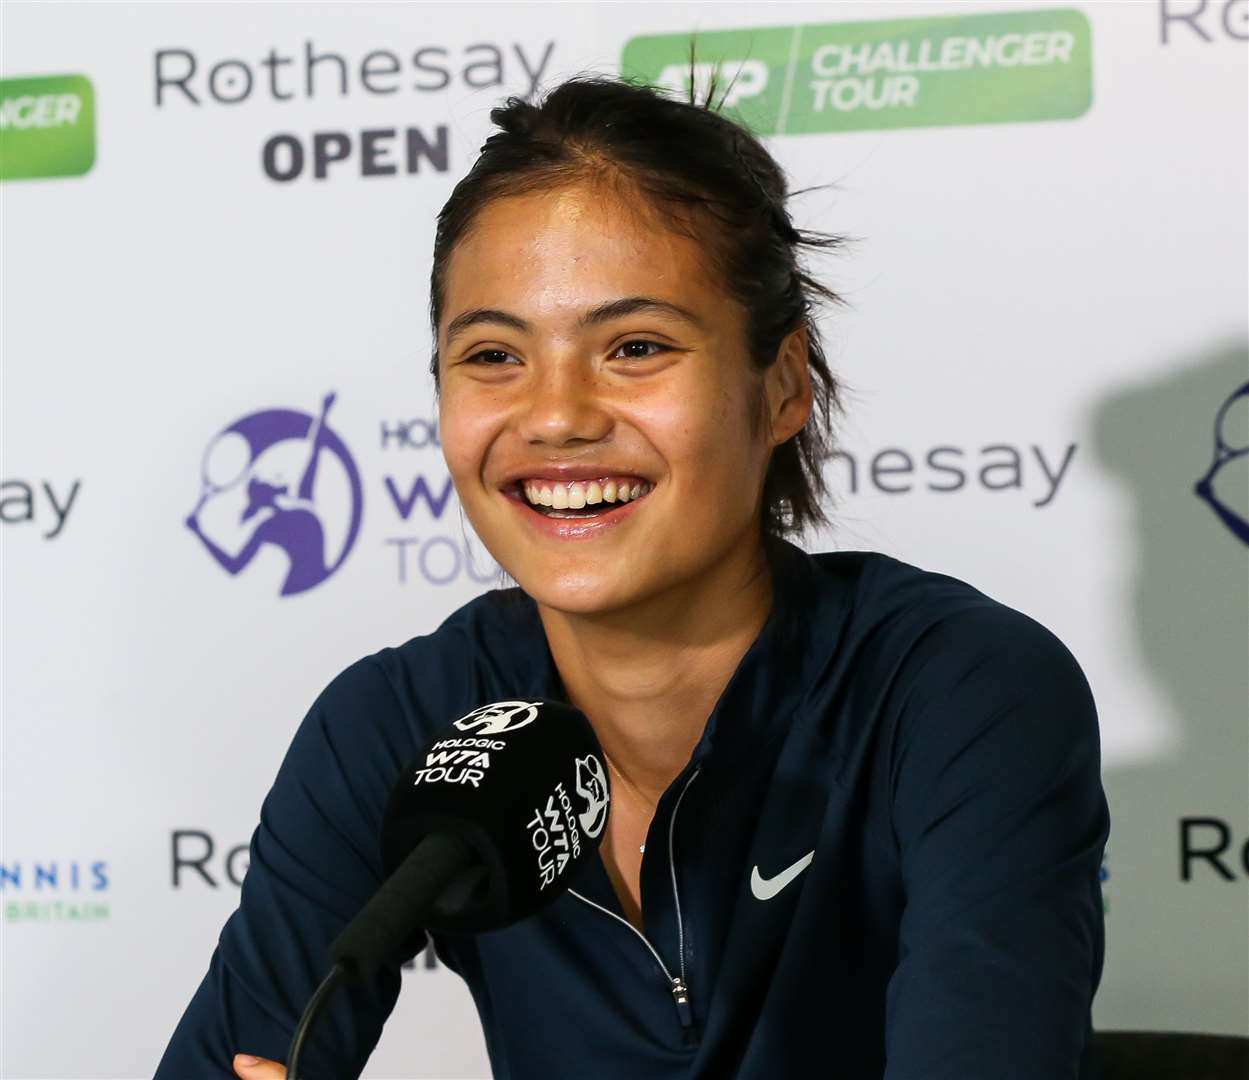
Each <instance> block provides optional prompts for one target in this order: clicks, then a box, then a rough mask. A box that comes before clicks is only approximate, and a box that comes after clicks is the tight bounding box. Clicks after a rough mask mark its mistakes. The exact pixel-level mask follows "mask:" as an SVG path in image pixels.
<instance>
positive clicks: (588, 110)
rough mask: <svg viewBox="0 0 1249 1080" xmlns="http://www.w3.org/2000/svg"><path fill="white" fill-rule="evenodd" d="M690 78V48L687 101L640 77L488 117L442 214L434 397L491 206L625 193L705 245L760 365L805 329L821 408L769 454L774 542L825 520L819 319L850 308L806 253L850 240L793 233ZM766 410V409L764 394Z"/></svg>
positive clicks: (574, 82)
mask: <svg viewBox="0 0 1249 1080" xmlns="http://www.w3.org/2000/svg"><path fill="white" fill-rule="evenodd" d="M694 70H695V69H694V57H693V47H692V43H691V55H690V76H691V77H690V80H689V84H690V91H689V100H688V101H682V100H679V99H678V98H675V97H672V96H669V94H668V92H667V91H666V90H663V89H660V88H657V87H654V86H651V85H648V84H646V83H643V82H641V81H638V80H635V79H631V78H627V77H619V78H617V77H612V76H605V75H597V74H595V75H577V76H574V77H572V78H569V79H567V80H566V81H564V82H562V83H560V84H559V85H558V86H556V87H554V88H553V89H551V90H550V91H549V92H547V93H546V94H545V95H544V96H543V97H542V98H541V99H540V100H539V101H538V102H537V103H536V104H533V103H530V102H528V101H525V100H524V99H522V98H519V97H516V96H512V97H509V98H508V99H507V100H506V102H505V103H504V105H502V106H500V107H498V108H495V109H492V110H491V112H490V119H491V120H492V121H493V122H494V123H495V124H496V125H497V126H498V127H500V128H501V129H502V130H501V131H499V132H496V133H495V134H493V135H491V136H490V137H489V138H487V139H486V141H485V143H484V144H483V146H482V148H481V153H480V155H479V156H478V158H477V161H476V162H475V163H474V165H473V167H472V169H471V170H470V171H469V172H468V174H467V175H466V176H465V177H464V178H463V179H462V180H461V181H460V182H459V183H458V184H457V185H456V186H455V190H454V191H452V193H451V197H450V198H449V199H448V200H447V203H446V205H445V206H444V207H443V208H442V211H441V212H440V213H439V215H438V226H437V233H436V236H435V240H434V257H433V272H432V274H431V277H430V290H429V316H430V324H431V326H432V328H433V334H434V350H433V355H432V357H431V360H430V371H431V373H432V374H433V377H434V386H435V389H436V390H437V387H438V363H439V356H438V323H439V319H440V316H441V313H442V308H443V302H444V299H445V294H446V269H447V262H448V258H449V256H450V254H451V251H452V249H453V248H454V247H455V244H456V242H457V241H458V240H459V239H461V238H462V237H463V235H464V234H465V232H466V231H467V230H468V229H469V228H471V226H472V224H473V221H474V219H475V217H476V216H477V214H478V213H480V211H481V210H482V208H483V207H484V206H485V205H486V204H488V203H489V202H490V201H491V200H492V199H495V198H500V197H503V196H508V195H520V194H525V193H527V192H532V191H536V190H543V189H554V188H558V187H561V186H566V185H570V184H573V183H576V182H579V181H584V180H587V179H592V180H599V181H605V182H609V183H615V184H617V185H618V186H619V187H622V188H629V189H630V190H631V191H632V192H634V193H637V194H640V195H641V196H643V197H644V198H645V199H646V200H647V202H648V203H649V204H650V205H651V206H652V207H653V208H654V209H655V210H656V211H657V212H658V213H660V214H661V215H662V216H663V219H664V221H665V222H666V223H667V224H669V225H670V227H671V228H672V229H673V230H674V231H677V232H680V233H682V234H683V235H686V236H691V237H692V238H694V239H697V240H699V241H700V242H701V243H702V244H703V245H704V246H705V247H706V248H707V250H708V252H709V254H710V256H711V259H712V269H713V270H714V271H715V272H716V273H717V274H718V277H719V279H720V280H721V281H722V282H723V285H724V288H725V290H726V292H727V293H728V294H729V295H730V296H731V297H733V299H735V300H736V301H737V302H738V303H739V304H740V305H741V307H742V309H743V310H744V311H745V312H746V325H747V338H748V342H747V345H748V351H749V355H750V357H751V362H752V364H753V366H754V368H755V370H756V371H758V372H762V371H764V370H766V369H767V368H768V367H770V366H771V365H772V364H773V363H775V362H776V359H777V354H778V350H779V348H780V344H781V342H782V340H783V339H784V338H785V336H786V335H787V334H789V333H790V332H792V331H794V330H796V329H798V328H799V327H801V326H804V325H805V327H806V329H807V349H808V367H809V371H810V375H811V384H812V390H813V392H814V402H813V407H812V412H811V416H810V418H809V419H808V421H807V423H806V425H805V426H804V428H803V429H802V430H801V431H800V432H799V433H798V434H797V435H795V436H794V437H793V438H791V439H789V440H787V441H786V442H784V443H782V444H781V445H780V446H778V447H776V449H775V450H774V451H773V453H772V458H771V461H770V462H769V464H768V469H767V473H766V475H765V478H764V484H763V497H762V503H763V505H762V515H761V527H762V530H763V532H764V533H765V534H771V535H774V536H783V535H785V534H787V533H801V532H803V531H804V530H806V529H807V528H809V527H812V526H817V525H828V524H830V522H829V519H828V516H827V514H826V513H825V511H824V508H823V506H822V505H821V503H822V501H823V500H824V498H825V496H826V495H827V487H826V484H825V481H824V476H823V472H822V468H821V466H822V463H823V461H824V460H825V459H826V458H827V457H828V456H829V454H830V453H831V452H832V444H833V432H832V420H833V416H834V414H835V413H840V412H841V410H842V402H841V384H840V382H839V381H838V380H837V379H835V378H834V376H833V374H832V372H831V371H830V370H829V366H828V362H827V360H826V359H825V356H824V349H823V344H822V342H821V339H820V335H819V332H818V329H817V327H816V325H815V321H814V318H813V311H814V308H815V306H816V304H817V302H818V301H819V300H821V299H822V300H825V301H828V302H830V303H832V304H844V303H845V301H844V300H843V299H842V297H840V296H839V295H837V294H836V293H835V292H833V291H832V290H831V289H829V288H827V287H825V286H824V285H822V284H821V283H820V282H818V281H816V280H815V279H814V278H813V277H811V276H810V275H809V274H808V273H807V272H806V271H805V270H804V269H803V267H802V266H801V265H800V264H799V261H798V249H799V248H801V247H806V248H824V249H833V250H836V249H839V248H841V247H842V246H843V245H845V244H846V243H848V242H849V240H850V238H848V237H845V236H840V235H829V234H824V233H814V232H808V231H806V230H799V229H796V228H794V226H793V223H792V222H791V220H790V216H789V213H788V211H787V210H786V207H785V202H786V199H787V198H788V197H789V194H790V193H789V190H788V184H787V182H786V179H785V174H784V172H783V170H782V169H781V167H780V166H779V165H778V164H777V162H776V161H775V159H773V157H772V155H771V154H770V153H769V152H768V151H767V149H766V148H765V147H764V145H763V144H762V143H761V142H760V141H759V139H758V138H757V137H756V136H755V135H754V134H752V133H751V132H750V131H749V130H747V129H746V128H744V127H743V126H741V125H740V124H738V123H736V122H734V121H733V120H731V119H729V118H728V117H726V116H724V115H723V114H722V113H720V112H719V111H718V107H713V106H712V100H713V97H714V94H715V90H716V86H715V78H714V77H713V78H712V79H711V80H710V85H709V87H708V89H707V93H706V97H705V99H704V100H703V101H702V102H701V103H698V102H697V101H696V100H695V90H694V85H695V82H694V78H693V73H694ZM730 89H731V87H730ZM727 93H728V90H727V89H726V91H725V94H726V95H727ZM723 101H724V97H723V96H722V97H721V101H720V105H721V106H722V105H723ZM807 190H812V189H807ZM759 404H760V406H761V410H760V411H761V412H762V406H763V404H764V401H763V396H762V393H761V394H760V399H759Z"/></svg>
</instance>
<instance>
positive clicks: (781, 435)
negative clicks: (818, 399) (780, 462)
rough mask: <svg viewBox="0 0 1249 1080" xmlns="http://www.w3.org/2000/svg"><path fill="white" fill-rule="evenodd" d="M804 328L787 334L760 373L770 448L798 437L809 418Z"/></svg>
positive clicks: (809, 407) (809, 391) (807, 358)
mask: <svg viewBox="0 0 1249 1080" xmlns="http://www.w3.org/2000/svg"><path fill="white" fill-rule="evenodd" d="M807 345H808V337H807V328H806V325H805V324H804V325H802V326H800V327H798V329H797V330H792V331H790V332H789V333H788V334H787V335H786V336H785V338H784V340H782V341H781V344H780V348H779V349H778V350H777V357H776V363H774V364H773V365H772V366H771V367H770V368H768V370H767V371H766V372H764V389H765V393H766V395H767V403H768V425H769V431H770V432H771V441H772V445H773V446H780V444H781V443H783V442H787V441H788V440H789V439H792V438H793V437H794V436H795V435H797V434H798V432H800V431H801V430H802V428H803V425H805V424H806V422H807V417H809V416H810V415H811V407H812V391H811V366H810V362H809V356H808V352H807Z"/></svg>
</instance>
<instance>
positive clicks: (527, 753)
mask: <svg viewBox="0 0 1249 1080" xmlns="http://www.w3.org/2000/svg"><path fill="white" fill-rule="evenodd" d="M610 801H611V788H610V784H609V781H608V774H607V767H606V758H605V757H604V756H603V751H602V748H601V747H600V746H599V742H598V739H597V737H596V736H595V734H594V729H593V728H592V727H591V726H590V722H589V720H587V719H586V717H585V714H584V713H582V712H581V711H580V710H578V709H575V708H573V707H572V706H571V705H569V704H567V703H566V702H561V701H542V700H527V701H498V702H493V703H491V704H489V705H483V706H481V707H480V708H478V709H474V710H473V711H472V712H470V713H468V714H467V715H466V716H462V717H461V718H460V719H459V720H456V721H455V723H454V724H452V725H451V726H450V727H448V728H447V729H446V730H445V731H444V732H443V733H442V734H441V735H440V736H438V737H437V738H435V739H434V740H433V741H432V742H431V743H430V745H429V746H428V747H426V749H425V751H424V753H423V754H422V755H421V757H420V758H419V759H418V760H417V761H415V762H413V763H412V764H411V765H410V766H409V767H408V768H406V769H404V771H403V773H402V776H401V780H400V782H399V784H398V785H397V786H396V788H395V791H394V793H393V795H392V796H391V800H390V803H389V805H388V807H387V811H386V816H385V820H384V823H383V827H382V859H383V863H384V866H385V870H386V873H387V874H388V875H389V874H391V873H393V872H394V871H395V870H396V869H397V868H398V866H399V865H400V864H401V863H402V862H403V861H404V859H405V858H406V857H407V856H408V854H409V853H410V852H411V851H412V850H413V849H414V848H415V847H416V845H417V844H418V843H419V842H420V841H421V840H422V839H423V838H424V837H426V836H428V835H430V834H432V833H443V834H449V835H452V836H456V837H458V838H459V839H461V840H463V841H464V842H465V843H466V844H467V845H468V846H469V847H470V848H471V849H472V850H473V851H474V852H475V854H476V855H477V857H478V859H479V860H480V868H481V869H480V872H479V874H478V878H479V884H477V887H475V888H472V889H471V891H470V892H469V893H468V895H467V896H466V895H464V892H465V890H464V889H461V890H459V895H457V896H455V898H454V902H450V903H449V902H447V898H446V897H444V898H443V902H441V903H439V904H436V905H435V906H434V908H433V909H432V911H431V912H429V913H428V915H427V917H426V919H425V929H427V930H434V931H451V932H473V933H475V932H479V931H483V930H494V929H498V928H500V927H503V926H508V925H510V924H511V923H513V922H517V921H518V920H520V919H523V918H525V917H527V916H529V915H532V914H534V913H535V912H536V911H538V910H540V909H541V908H542V907H544V906H545V905H546V904H548V903H550V902H551V901H552V900H554V899H555V898H556V897H557V896H558V895H559V894H560V893H561V892H563V891H564V889H566V888H567V887H568V882H569V879H570V878H571V876H572V874H573V872H574V871H575V870H576V868H577V867H578V866H579V865H581V864H582V863H583V862H584V861H585V860H586V859H589V858H592V857H593V856H594V854H595V852H596V851H597V850H598V845H599V842H600V840H601V838H602V835H603V830H604V828H605V827H606V824H607V812H608V807H609V804H610Z"/></svg>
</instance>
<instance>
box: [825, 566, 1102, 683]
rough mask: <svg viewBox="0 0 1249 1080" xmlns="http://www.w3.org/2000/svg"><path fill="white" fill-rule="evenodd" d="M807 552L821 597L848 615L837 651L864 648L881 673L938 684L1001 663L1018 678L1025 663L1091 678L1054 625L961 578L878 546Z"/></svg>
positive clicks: (859, 653) (863, 656) (865, 663)
mask: <svg viewBox="0 0 1249 1080" xmlns="http://www.w3.org/2000/svg"><path fill="white" fill-rule="evenodd" d="M808 560H809V571H810V574H811V575H812V577H813V578H814V588H813V589H812V592H813V594H814V595H815V596H816V597H817V599H816V600H815V601H814V602H815V603H816V604H820V603H821V602H822V603H823V604H824V605H825V606H826V607H827V608H828V609H829V610H830V611H831V610H832V609H833V608H836V609H838V610H839V611H840V613H841V619H842V623H841V627H840V633H839V634H838V638H837V648H838V651H839V652H841V653H843V654H849V655H854V656H856V658H857V659H858V661H859V663H860V670H862V671H864V672H865V673H867V672H870V673H871V674H870V677H871V678H872V679H874V680H877V681H879V680H881V679H882V678H884V677H886V676H888V678H889V681H891V682H895V681H898V680H902V681H905V682H914V681H919V682H923V683H925V684H927V685H929V686H932V685H933V684H934V683H936V682H945V681H947V680H957V679H959V678H960V677H962V676H963V675H964V674H965V673H966V672H968V671H970V670H973V669H975V668H977V667H978V666H981V665H984V664H993V665H994V666H995V667H996V669H997V670H998V671H1000V672H1003V673H1012V672H1013V673H1014V674H1015V675H1016V676H1018V675H1020V674H1022V673H1023V672H1024V671H1025V670H1026V671H1028V672H1031V673H1032V675H1033V677H1034V678H1039V677H1042V673H1048V675H1049V676H1053V675H1055V674H1061V675H1062V676H1064V677H1065V678H1066V680H1067V681H1068V682H1071V681H1073V680H1074V681H1075V682H1077V683H1083V682H1084V681H1085V680H1084V674H1083V672H1082V670H1081V669H1080V666H1079V664H1078V662H1077V661H1076V659H1075V657H1074V656H1073V655H1072V653H1071V651H1070V650H1069V649H1068V647H1067V645H1066V644H1065V643H1064V642H1063V641H1062V640H1061V639H1060V638H1059V636H1058V635H1057V634H1056V633H1055V632H1054V631H1053V630H1051V629H1050V628H1049V627H1047V626H1046V625H1044V624H1043V623H1042V622H1040V621H1039V620H1038V619H1036V618H1035V617H1033V616H1031V615H1029V614H1027V613H1026V612H1024V611H1023V610H1021V609H1020V608H1018V607H1015V606H1013V605H1012V604H1011V603H1008V602H1007V601H1006V600H1005V599H1002V598H998V597H994V596H991V595H989V594H988V593H986V592H985V591H984V590H982V589H981V588H979V587H977V586H976V585H975V584H973V583H972V582H969V581H967V580H964V579H963V578H961V577H958V576H956V575H954V574H950V573H944V572H941V571H938V570H934V569H928V568H925V567H922V566H919V565H916V564H914V563H910V562H907V561H905V560H902V559H899V558H896V557H894V556H891V555H888V554H885V553H884V552H879V551H833V552H823V553H817V554H812V555H810V556H809V557H808ZM818 598H822V600H821V599H818ZM816 621H817V622H818V621H819V620H816Z"/></svg>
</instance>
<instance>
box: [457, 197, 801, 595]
mask: <svg viewBox="0 0 1249 1080" xmlns="http://www.w3.org/2000/svg"><path fill="white" fill-rule="evenodd" d="M634 205H636V203H635V204H634ZM701 256H702V250H701V248H700V246H699V245H698V244H697V243H695V242H694V241H692V240H689V239H687V238H685V237H682V236H680V235H677V234H675V233H672V232H670V231H668V230H666V229H665V228H664V227H663V226H662V225H661V224H660V222H659V221H658V220H657V219H654V218H653V217H651V216H650V215H649V214H646V213H645V211H644V210H643V211H635V210H631V209H630V206H629V205H626V204H624V203H622V202H621V201H620V199H619V197H616V196H612V195H610V194H609V193H608V190H607V188H606V187H590V186H576V187H569V188H563V189H561V190H556V191H549V192H539V193H533V194H527V195H518V196H510V197H506V198H502V199H497V200H495V201H493V202H492V203H490V204H489V205H488V206H487V207H486V208H485V209H484V210H483V211H482V212H481V213H480V215H479V216H478V217H477V218H476V220H475V222H474V226H473V228H471V229H470V230H469V231H468V232H467V233H466V234H465V235H464V237H463V238H462V239H461V240H460V241H459V242H458V244H457V245H456V247H455V249H454V250H453V252H452V254H451V256H450V259H449V262H448V267H447V274H446V278H445V280H446V295H445V297H444V304H443V310H442V315H441V320H440V324H439V327H438V344H439V352H440V367H439V378H440V383H441V397H440V404H439V415H440V433H441V439H442V446H443V452H444V454H445V456H446V460H447V466H448V468H449V470H450V472H451V477H452V479H453V481H454V483H455V488H456V492H457V493H458V495H459V498H460V501H461V503H462V505H463V507H464V510H465V513H466V514H467V515H468V518H469V520H470V521H471V522H472V525H473V528H474V529H475V530H476V531H477V534H478V536H480V537H481V540H482V542H483V543H484V544H485V545H486V547H487V548H488V549H489V551H490V553H491V554H492V555H493V556H494V558H495V559H496V560H497V561H498V563H499V564H500V565H501V566H502V567H503V568H504V569H505V570H507V571H508V573H510V574H511V575H512V577H513V578H514V579H515V580H516V581H517V583H518V584H519V585H520V586H521V587H522V588H523V589H524V590H525V591H526V592H527V593H528V594H529V595H530V596H532V597H533V598H534V599H535V600H536V601H538V602H539V603H540V604H545V605H547V606H550V607H552V608H555V609H558V610H562V611H566V612H570V613H572V612H575V613H582V614H589V613H605V612H608V611H618V610H620V609H623V608H626V607H628V606H630V605H632V604H635V603H640V602H643V601H645V600H647V599H652V598H654V597H656V596H657V595H659V594H661V593H664V592H666V591H668V590H672V589H674V588H680V587H682V586H686V585H690V584H693V583H695V581H696V580H697V579H700V578H703V577H707V576H709V575H712V574H713V573H714V572H715V571H716V569H717V568H720V569H723V568H724V566H725V565H726V560H727V561H729V562H731V561H732V560H733V559H735V558H736V559H741V558H742V557H743V555H746V556H748V557H750V558H753V556H754V555H755V554H756V552H755V547H756V546H757V544H758V540H757V537H758V533H759V524H758V515H759V512H760V492H761V490H762V485H763V477H764V471H765V469H766V467H767V462H768V457H769V453H770V451H771V449H772V446H773V445H774V443H778V442H781V441H783V440H784V439H786V438H788V437H789V436H790V435H792V434H794V433H795V432H796V431H797V430H798V429H799V428H800V427H801V426H802V423H803V422H804V421H805V419H806V414H807V412H808V411H809V404H808V406H807V408H806V409H803V408H801V407H799V408H797V409H796V410H795V409H793V408H790V409H789V411H788V412H786V411H785V410H782V411H781V415H780V417H779V421H780V423H779V427H777V419H778V418H777V417H775V414H774V421H773V423H774V430H773V433H772V435H771V436H769V434H768V426H767V424H766V422H764V423H760V424H759V427H758V431H757V432H755V431H754V429H753V428H752V426H751V423H750V416H751V412H752V410H754V409H757V408H758V407H759V406H758V404H757V402H758V397H759V394H760V393H762V392H764V387H765V382H764V380H761V378H760V376H758V375H757V374H755V373H754V372H752V371H751V369H750V365H749V363H748V360H747V353H746V338H745V320H744V314H743V313H742V312H741V310H740V309H739V308H738V306H737V305H736V304H735V303H733V302H732V301H730V299H729V298H728V297H727V296H726V295H725V294H724V293H723V292H722V291H721V289H720V287H719V286H718V285H717V284H716V283H715V282H714V281H712V280H709V278H708V277H707V276H706V274H705V272H704V270H703V268H702V265H701ZM643 298H644V300H645V302H644V300H643ZM801 361H802V363H801V368H802V374H803V377H804V378H805V362H806V356H805V350H804V352H803V355H802V357H801ZM781 367H782V365H781V364H777V365H776V368H777V369H779V368H781ZM789 370H791V371H796V370H797V366H796V364H791V365H790V369H789ZM778 378H780V376H779V374H778V375H775V376H770V378H769V380H768V383H767V385H770V384H771V381H773V380H774V379H778ZM769 400H770V399H769ZM795 425H796V426H795ZM626 499H627V500H628V501H624V500H626ZM535 503H537V504H538V507H539V508H535V506H534V504H535ZM543 503H548V504H551V505H550V506H545V507H544V506H542V504H543ZM561 507H562V508H561ZM744 545H745V546H744Z"/></svg>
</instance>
